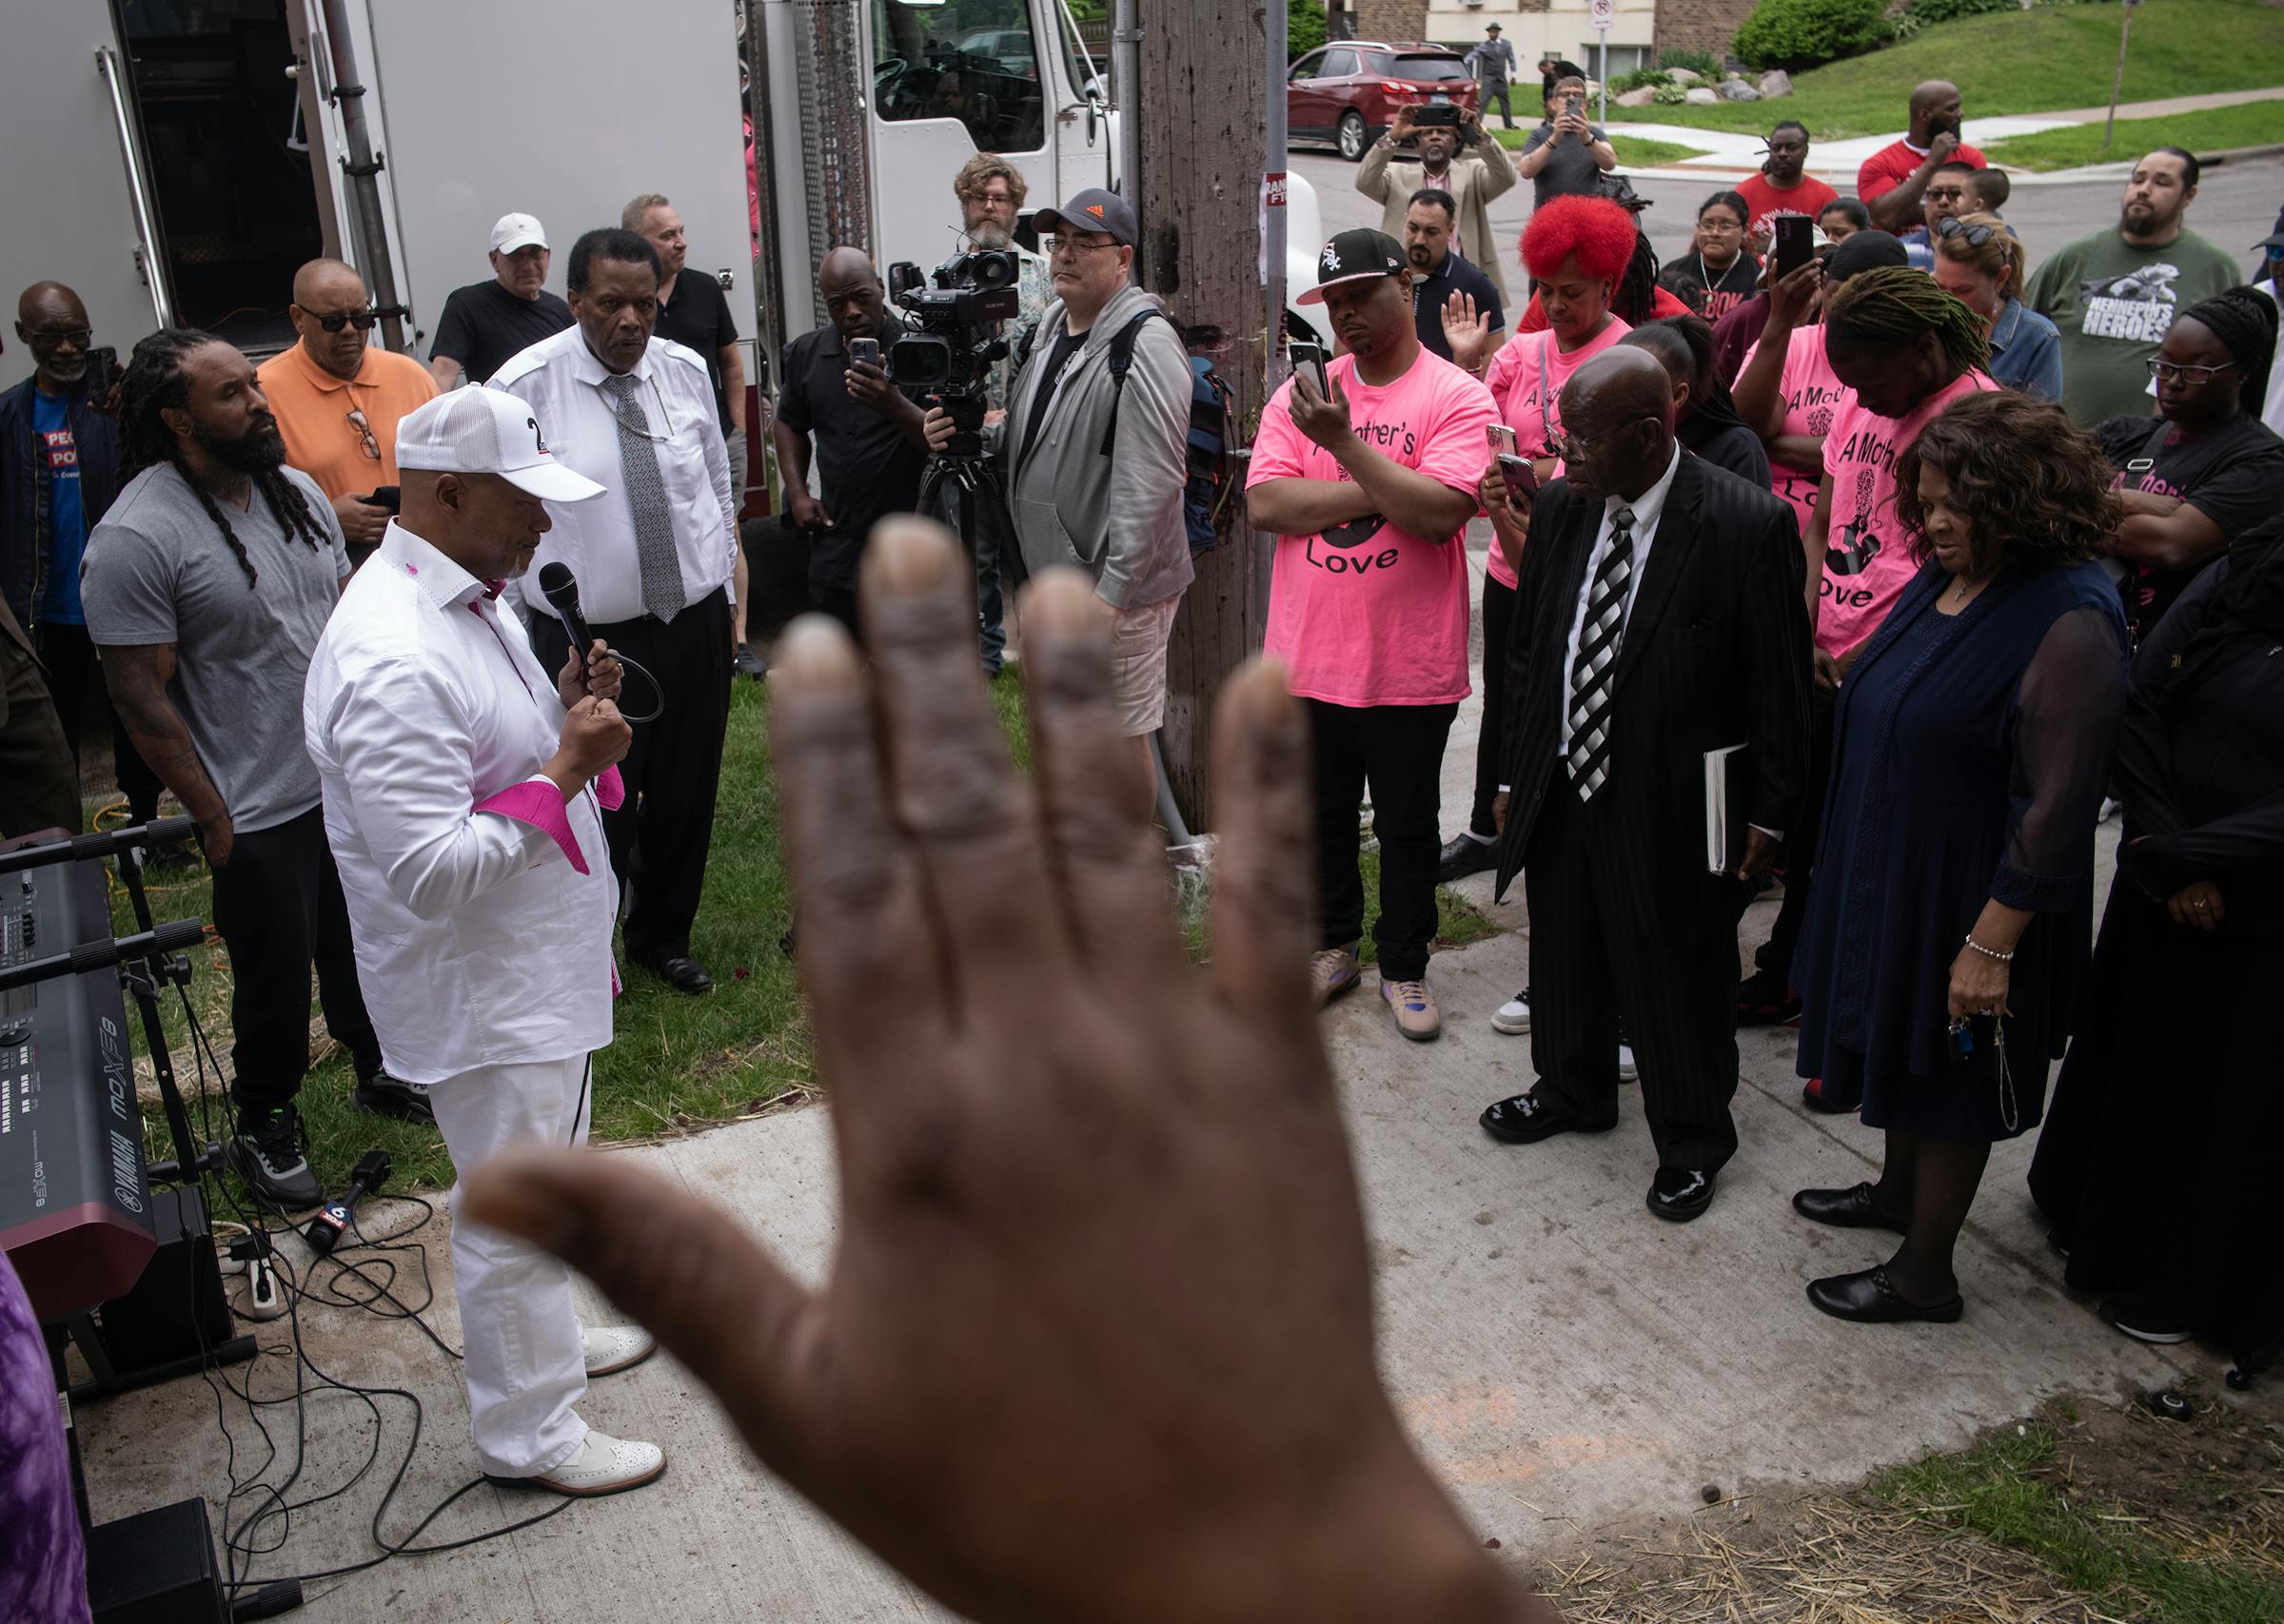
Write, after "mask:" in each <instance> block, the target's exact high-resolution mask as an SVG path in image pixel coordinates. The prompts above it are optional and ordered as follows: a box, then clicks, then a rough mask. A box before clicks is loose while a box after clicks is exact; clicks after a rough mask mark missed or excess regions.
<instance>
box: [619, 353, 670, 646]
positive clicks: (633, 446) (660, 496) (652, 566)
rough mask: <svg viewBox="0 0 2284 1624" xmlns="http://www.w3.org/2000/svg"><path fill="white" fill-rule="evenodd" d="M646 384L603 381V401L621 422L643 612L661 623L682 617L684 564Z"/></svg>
mask: <svg viewBox="0 0 2284 1624" xmlns="http://www.w3.org/2000/svg"><path fill="white" fill-rule="evenodd" d="M641 388H642V381H641V380H640V379H639V378H637V377H636V376H635V375H634V374H633V373H631V372H621V373H620V374H618V375H617V376H615V377H611V378H606V379H604V380H603V381H602V393H603V397H604V399H606V400H608V401H610V403H611V412H612V415H613V416H615V417H617V418H618V420H619V471H620V474H622V475H624V476H625V479H626V505H627V509H628V511H629V512H630V513H632V514H633V515H634V519H635V561H636V563H637V564H638V565H639V566H640V570H641V575H642V607H643V608H644V609H646V610H648V611H649V612H650V614H651V615H652V616H654V617H656V618H658V619H660V620H671V619H673V618H674V617H675V616H677V615H679V614H680V613H681V612H682V604H683V602H684V598H683V597H682V562H681V559H680V558H679V557H678V556H677V555H676V553H675V550H674V519H673V517H672V515H671V513H670V512H669V510H668V508H667V506H666V478H665V476H664V475H663V474H661V473H660V472H659V448H658V445H657V443H656V442H655V441H653V440H651V438H650V419H649V418H648V417H647V416H646V415H644V413H643V410H642V399H641Z"/></svg>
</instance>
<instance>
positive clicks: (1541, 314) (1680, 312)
mask: <svg viewBox="0 0 2284 1624" xmlns="http://www.w3.org/2000/svg"><path fill="white" fill-rule="evenodd" d="M1696 314H1697V312H1696V311H1694V310H1692V309H1690V308H1689V306H1688V305H1686V304H1684V303H1682V302H1681V301H1680V300H1678V299H1676V298H1675V297H1674V296H1673V295H1672V294H1670V293H1668V292H1666V291H1665V290H1664V288H1662V287H1652V288H1651V289H1650V290H1649V319H1650V320H1651V321H1653V322H1663V321H1664V319H1665V318H1666V317H1668V316H1694V315H1696ZM1545 331H1546V306H1545V305H1543V304H1541V303H1539V296H1538V295H1537V294H1536V293H1533V294H1532V295H1531V296H1530V303H1528V304H1527V305H1526V306H1525V307H1524V310H1523V324H1522V325H1521V326H1519V327H1517V328H1516V329H1515V332H1516V333H1517V335H1518V336H1519V335H1521V334H1524V333H1543V332H1545ZM1491 359H1492V360H1493V361H1497V360H1498V359H1499V358H1498V357H1497V356H1493V357H1492V358H1491Z"/></svg>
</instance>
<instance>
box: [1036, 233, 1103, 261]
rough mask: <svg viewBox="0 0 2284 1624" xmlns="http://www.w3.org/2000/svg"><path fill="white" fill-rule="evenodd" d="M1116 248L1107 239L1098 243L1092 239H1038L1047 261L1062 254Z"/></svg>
mask: <svg viewBox="0 0 2284 1624" xmlns="http://www.w3.org/2000/svg"><path fill="white" fill-rule="evenodd" d="M1116 246H1118V245H1117V244H1116V243H1113V242H1112V241H1111V240H1110V239H1109V238H1108V237H1105V238H1103V239H1101V240H1100V241H1099V242H1097V241H1096V240H1094V239H1093V238H1092V237H1042V238H1040V239H1039V248H1040V250H1041V251H1042V252H1043V253H1045V254H1046V255H1047V257H1048V258H1049V259H1053V257H1054V256H1055V255H1057V254H1062V253H1071V254H1091V253H1093V251H1094V250H1095V249H1096V248H1115V247H1116Z"/></svg>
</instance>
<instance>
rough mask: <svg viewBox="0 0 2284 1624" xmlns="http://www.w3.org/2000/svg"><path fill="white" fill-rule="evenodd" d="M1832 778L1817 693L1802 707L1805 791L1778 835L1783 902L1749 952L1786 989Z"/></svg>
mask: <svg viewBox="0 0 2284 1624" xmlns="http://www.w3.org/2000/svg"><path fill="white" fill-rule="evenodd" d="M1831 776H1832V696H1831V695H1829V694H1826V693H1825V692H1824V691H1823V690H1822V689H1821V688H1820V689H1817V690H1816V691H1815V694H1814V695H1813V696H1812V697H1811V699H1810V700H1809V704H1808V785H1807V792H1806V793H1805V794H1804V795H1802V799H1801V812H1800V817H1799V819H1798V820H1797V823H1798V826H1797V827H1796V828H1793V829H1790V830H1787V831H1786V832H1785V833H1784V897H1783V900H1782V903H1781V904H1780V906H1779V907H1778V909H1777V922H1776V923H1775V924H1774V925H1772V926H1770V927H1769V931H1768V940H1767V941H1765V942H1763V943H1762V944H1761V946H1760V947H1759V948H1757V949H1754V952H1753V968H1754V969H1758V970H1760V971H1762V973H1764V974H1765V975H1767V976H1768V977H1769V979H1771V980H1772V981H1775V980H1782V981H1783V982H1784V983H1785V984H1786V985H1787V986H1790V985H1791V978H1792V955H1793V953H1794V952H1795V951H1796V950H1797V949H1799V948H1800V945H1801V928H1802V926H1803V925H1805V924H1807V922H1808V879H1809V870H1810V867H1811V865H1813V864H1814V863H1815V861H1816V838H1817V834H1818V832H1819V831H1820V829H1821V827H1822V824H1823V820H1824V786H1825V784H1826V782H1827V781H1828V780H1829V779H1830V778H1831Z"/></svg>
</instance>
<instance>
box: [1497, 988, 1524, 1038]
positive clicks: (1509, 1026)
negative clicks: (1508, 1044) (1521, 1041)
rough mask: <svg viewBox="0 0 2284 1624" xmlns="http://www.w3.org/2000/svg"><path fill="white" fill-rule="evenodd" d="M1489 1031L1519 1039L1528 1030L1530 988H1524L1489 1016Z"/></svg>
mask: <svg viewBox="0 0 2284 1624" xmlns="http://www.w3.org/2000/svg"><path fill="white" fill-rule="evenodd" d="M1491 1030H1493V1031H1494V1032H1505V1033H1506V1035H1507V1036H1508V1037H1510V1038H1512V1037H1520V1036H1522V1035H1523V1034H1524V1033H1525V1032H1527V1031H1529V1030H1530V988H1527V987H1526V988H1524V989H1523V990H1522V991H1520V992H1518V993H1516V994H1515V995H1514V996H1513V997H1512V998H1509V999H1508V1000H1507V1001H1506V1003H1504V1004H1502V1005H1500V1006H1499V1008H1498V1009H1497V1010H1496V1011H1494V1012H1493V1014H1492V1015H1491Z"/></svg>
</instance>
